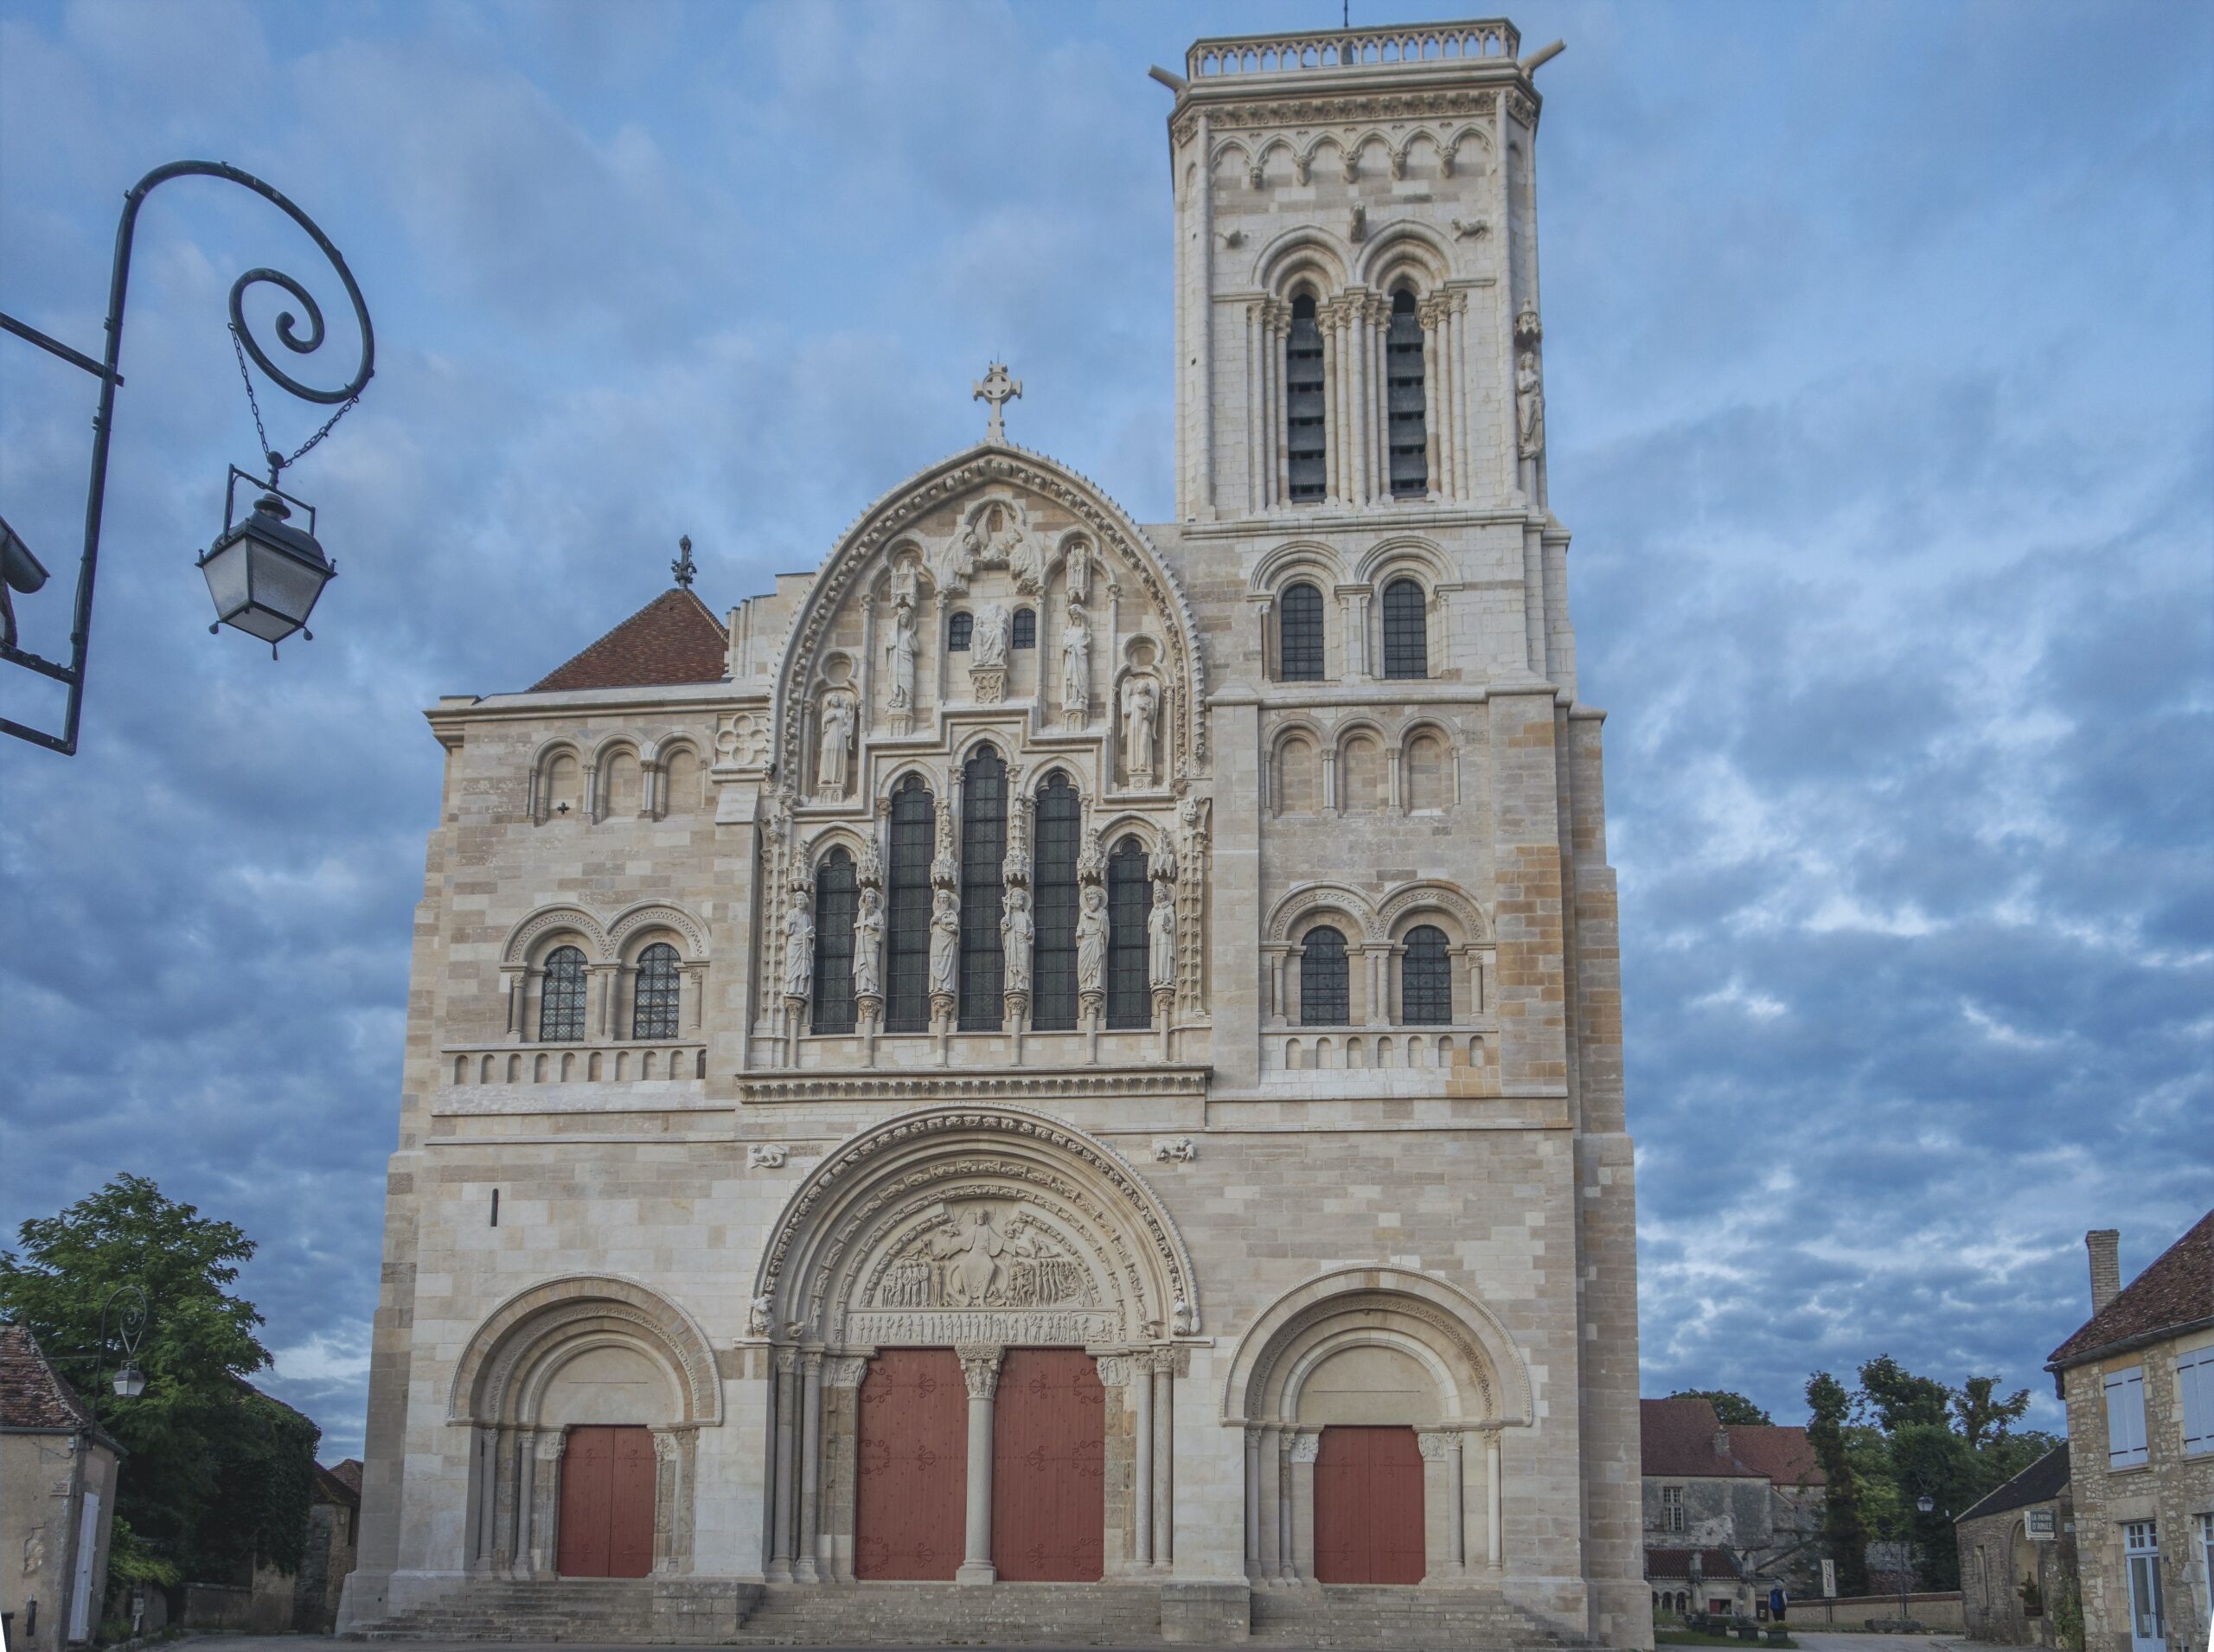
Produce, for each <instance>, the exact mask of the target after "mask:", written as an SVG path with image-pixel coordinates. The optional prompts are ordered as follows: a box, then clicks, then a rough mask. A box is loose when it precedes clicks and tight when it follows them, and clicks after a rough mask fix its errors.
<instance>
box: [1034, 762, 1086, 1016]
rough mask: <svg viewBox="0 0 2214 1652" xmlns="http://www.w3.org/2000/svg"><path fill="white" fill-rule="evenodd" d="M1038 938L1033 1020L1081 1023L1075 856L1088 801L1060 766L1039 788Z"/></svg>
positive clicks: (1035, 952)
mask: <svg viewBox="0 0 2214 1652" xmlns="http://www.w3.org/2000/svg"><path fill="white" fill-rule="evenodd" d="M1037 819H1038V852H1037V860H1038V864H1037V871H1036V877H1037V895H1038V901H1037V908H1036V912H1035V917H1036V921H1037V925H1038V938H1037V941H1036V943H1035V944H1034V945H1033V948H1032V950H1031V958H1032V963H1031V968H1030V1024H1031V1025H1032V1026H1033V1027H1034V1028H1037V1029H1038V1030H1039V1031H1040V1032H1041V1033H1064V1032H1069V1031H1072V1030H1073V1029H1074V1028H1075V1026H1076V897H1077V887H1076V855H1077V842H1078V838H1079V837H1080V836H1082V828H1083V821H1084V804H1083V803H1082V801H1081V800H1080V799H1079V798H1078V797H1077V791H1076V788H1075V787H1074V786H1072V785H1071V784H1069V778H1068V776H1067V775H1065V774H1063V773H1061V772H1059V771H1058V770H1056V771H1055V772H1053V773H1052V774H1049V775H1047V776H1046V784H1044V785H1042V786H1040V787H1039V788H1038V815H1037Z"/></svg>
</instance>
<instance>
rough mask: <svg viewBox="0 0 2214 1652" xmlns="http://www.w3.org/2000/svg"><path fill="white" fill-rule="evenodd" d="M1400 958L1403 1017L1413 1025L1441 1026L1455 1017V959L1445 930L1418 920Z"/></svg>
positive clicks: (1409, 934)
mask: <svg viewBox="0 0 2214 1652" xmlns="http://www.w3.org/2000/svg"><path fill="white" fill-rule="evenodd" d="M1406 949H1407V950H1406V951H1405V953H1404V954H1403V955H1402V956H1401V957H1400V959H1399V1019H1400V1020H1401V1021H1404V1022H1405V1023H1406V1024H1407V1025H1408V1026H1410V1027H1440V1026H1443V1025H1444V1024H1446V1023H1447V1022H1449V1021H1451V1020H1452V1019H1453V959H1452V955H1451V954H1450V953H1449V951H1447V950H1446V939H1445V932H1444V931H1443V930H1442V929H1440V928H1438V927H1437V925H1434V924H1418V925H1416V926H1415V927H1414V928H1412V929H1411V930H1409V931H1408V932H1407V936H1406Z"/></svg>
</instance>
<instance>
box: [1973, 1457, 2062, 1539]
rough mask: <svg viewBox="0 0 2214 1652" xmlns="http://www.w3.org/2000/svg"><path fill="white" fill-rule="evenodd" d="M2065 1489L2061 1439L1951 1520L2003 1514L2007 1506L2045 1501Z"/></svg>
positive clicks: (2028, 1504) (2025, 1505) (2050, 1499)
mask: <svg viewBox="0 0 2214 1652" xmlns="http://www.w3.org/2000/svg"><path fill="white" fill-rule="evenodd" d="M2066 1489H2068V1442H2067V1441H2066V1440H2063V1441H2061V1443H2060V1444H2057V1445H2056V1446H2054V1447H2053V1448H2052V1450H2050V1451H2047V1452H2046V1453H2045V1454H2044V1456H2043V1457H2039V1458H2038V1460H2037V1461H2036V1462H2035V1463H2032V1464H2030V1466H2029V1467H2028V1468H2026V1469H2025V1470H2022V1471H2021V1473H2019V1474H2018V1475H2016V1476H2014V1477H2013V1478H2012V1480H2009V1481H2008V1482H2006V1484H2005V1485H2003V1486H1994V1487H1993V1489H1991V1490H1989V1491H1987V1492H1986V1493H1985V1494H1984V1495H1983V1498H1982V1500H1981V1501H1980V1502H1977V1503H1975V1504H1974V1505H1973V1506H1972V1507H1971V1508H1969V1509H1968V1512H1967V1513H1966V1514H1961V1516H1959V1518H1958V1519H1956V1520H1955V1521H1954V1524H1955V1525H1958V1524H1959V1523H1960V1521H1964V1520H1980V1519H1981V1518H1982V1517H1983V1516H1984V1515H1986V1514H2005V1513H2006V1511H2007V1510H2008V1509H2010V1508H2028V1507H2029V1506H2030V1505H2031V1504H2032V1503H2049V1502H2051V1501H2052V1500H2053V1499H2054V1498H2055V1497H2057V1496H2058V1495H2060V1494H2061V1493H2062V1492H2064V1491H2065V1490H2066Z"/></svg>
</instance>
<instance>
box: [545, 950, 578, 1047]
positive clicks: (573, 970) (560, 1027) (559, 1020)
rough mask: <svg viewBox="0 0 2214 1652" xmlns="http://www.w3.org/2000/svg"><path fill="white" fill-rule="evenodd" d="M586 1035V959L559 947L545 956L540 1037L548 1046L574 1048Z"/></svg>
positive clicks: (576, 952) (575, 952)
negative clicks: (558, 1045) (568, 1046)
mask: <svg viewBox="0 0 2214 1652" xmlns="http://www.w3.org/2000/svg"><path fill="white" fill-rule="evenodd" d="M584 1035H585V955H584V954H583V953H582V952H580V951H578V950H577V949H576V948H575V947H573V946H557V947H555V948H554V950H553V951H551V952H548V953H547V955H546V978H545V980H544V981H543V982H542V983H540V986H539V989H538V1036H539V1037H540V1038H541V1040H542V1041H545V1042H547V1043H548V1044H573V1043H575V1042H576V1041H579V1039H581V1038H583V1037H584Z"/></svg>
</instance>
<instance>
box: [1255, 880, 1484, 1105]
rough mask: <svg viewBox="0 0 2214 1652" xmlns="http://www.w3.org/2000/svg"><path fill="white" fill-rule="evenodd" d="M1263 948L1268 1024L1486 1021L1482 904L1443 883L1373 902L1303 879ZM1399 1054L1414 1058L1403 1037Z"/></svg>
mask: <svg viewBox="0 0 2214 1652" xmlns="http://www.w3.org/2000/svg"><path fill="white" fill-rule="evenodd" d="M1261 954H1262V957H1263V960H1264V964H1265V965H1266V968H1267V972H1268V982H1269V988H1268V1002H1267V1004H1266V1006H1265V1010H1266V1014H1267V1017H1268V1021H1269V1023H1270V1025H1271V1026H1272V1027H1277V1028H1283V1027H1302V1028H1336V1029H1348V1028H1371V1029H1373V1028H1391V1027H1398V1028H1454V1027H1458V1028H1464V1029H1465V1028H1471V1027H1475V1026H1479V1025H1485V1024H1488V1021H1487V1017H1488V1012H1489V1009H1490V1005H1491V999H1492V993H1493V989H1492V986H1491V977H1492V975H1493V972H1494V967H1495V957H1496V951H1495V948H1494V944H1493V940H1492V936H1491V932H1490V929H1489V926H1488V925H1486V923H1485V922H1484V918H1483V913H1482V911H1481V908H1479V907H1478V906H1476V904H1475V902H1474V901H1473V900H1469V897H1468V896H1467V895H1466V894H1465V893H1462V891H1460V890H1459V889H1456V888H1454V887H1451V886H1450V885H1447V884H1443V883H1436V882H1424V883H1410V884H1405V885H1402V886H1400V887H1398V888H1395V889H1393V890H1392V891H1390V892H1389V893H1386V894H1385V897H1384V899H1383V900H1380V901H1371V900H1369V898H1368V897H1366V896H1365V895H1363V894H1362V893H1360V891H1358V890H1356V889H1353V888H1351V887H1347V886H1344V885H1339V884H1331V883H1309V884H1302V885H1301V886H1299V887H1297V888H1296V889H1293V890H1291V891H1289V893H1286V894H1285V895H1283V897H1282V898H1281V899H1280V900H1278V901H1277V904H1276V906H1275V908H1274V910H1273V911H1272V912H1270V916H1269V919H1268V923H1267V925H1266V926H1265V929H1264V937H1263V940H1262V944H1261ZM1355 957H1359V958H1360V960H1361V963H1360V967H1359V968H1355V967H1354V965H1353V959H1354V958H1355ZM1407 1053H1408V1057H1409V1064H1410V1065H1413V1064H1414V1062H1413V1046H1412V1045H1411V1044H1409V1045H1408V1046H1407ZM1379 1065H1390V1062H1389V1061H1388V1060H1384V1061H1379Z"/></svg>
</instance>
